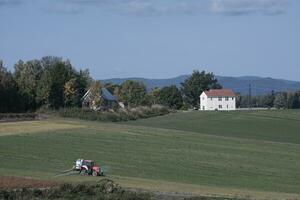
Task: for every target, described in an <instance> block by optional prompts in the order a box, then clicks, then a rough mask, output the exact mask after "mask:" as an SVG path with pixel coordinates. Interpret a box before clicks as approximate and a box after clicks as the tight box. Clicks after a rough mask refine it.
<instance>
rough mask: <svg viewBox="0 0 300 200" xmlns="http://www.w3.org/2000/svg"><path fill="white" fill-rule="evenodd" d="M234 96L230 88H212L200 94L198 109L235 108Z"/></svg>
mask: <svg viewBox="0 0 300 200" xmlns="http://www.w3.org/2000/svg"><path fill="white" fill-rule="evenodd" d="M235 101H236V98H235V94H234V92H233V91H232V90H229V89H213V90H209V91H204V92H202V94H201V95H200V110H235V109H236V106H235V105H236V102H235Z"/></svg>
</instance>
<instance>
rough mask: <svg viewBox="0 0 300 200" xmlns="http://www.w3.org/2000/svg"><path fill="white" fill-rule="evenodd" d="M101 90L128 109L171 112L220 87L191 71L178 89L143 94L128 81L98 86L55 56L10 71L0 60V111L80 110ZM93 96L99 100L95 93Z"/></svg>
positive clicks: (212, 78)
mask: <svg viewBox="0 0 300 200" xmlns="http://www.w3.org/2000/svg"><path fill="white" fill-rule="evenodd" d="M101 87H105V88H107V89H108V90H109V91H110V92H111V93H112V94H114V95H115V96H116V97H117V99H118V101H121V102H124V103H125V105H127V106H128V107H137V106H150V105H154V104H161V105H165V106H168V107H170V108H172V109H186V108H193V107H197V106H198V105H199V96H200V94H201V93H202V91H204V90H208V89H212V88H221V85H220V84H219V83H218V81H217V79H216V78H215V76H214V74H213V73H206V72H205V71H202V72H199V71H194V72H193V74H192V75H191V76H190V77H189V78H188V79H186V80H185V81H184V82H183V83H182V87H181V88H178V87H176V86H175V85H171V86H167V87H163V88H153V89H151V90H150V91H147V89H146V86H145V85H144V84H143V83H142V82H137V81H132V80H127V81H125V82H123V83H122V84H120V85H116V84H113V83H106V84H103V85H102V84H101V83H100V82H99V81H96V80H93V78H92V77H91V76H90V73H89V70H88V69H84V70H76V69H75V67H73V66H72V64H71V62H70V61H69V60H63V59H62V58H59V57H52V56H47V57H43V58H41V59H35V60H30V61H27V62H24V61H22V60H19V61H18V62H17V63H16V64H15V65H14V70H13V72H11V71H9V70H7V68H5V66H3V62H2V61H0V112H27V111H35V110H37V109H39V108H41V107H44V108H47V109H59V108H65V107H81V102H82V97H83V96H84V94H85V93H86V91H87V90H88V89H93V88H94V89H95V88H101ZM95 91H99V89H95ZM93 96H94V97H95V98H97V99H99V95H98V94H96V92H95V95H93Z"/></svg>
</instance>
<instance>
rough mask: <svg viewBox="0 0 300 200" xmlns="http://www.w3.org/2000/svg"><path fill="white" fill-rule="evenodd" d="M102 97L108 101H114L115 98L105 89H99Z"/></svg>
mask: <svg viewBox="0 0 300 200" xmlns="http://www.w3.org/2000/svg"><path fill="white" fill-rule="evenodd" d="M101 93H102V97H103V98H104V99H105V100H108V101H116V100H117V99H116V97H115V96H114V95H112V94H111V93H110V92H109V91H108V90H107V89H106V88H101Z"/></svg>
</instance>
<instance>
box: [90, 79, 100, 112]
mask: <svg viewBox="0 0 300 200" xmlns="http://www.w3.org/2000/svg"><path fill="white" fill-rule="evenodd" d="M101 88H102V85H101V82H100V81H93V82H92V84H91V87H90V96H89V99H90V102H91V106H92V107H93V108H95V109H96V108H98V107H99V106H101V105H102V104H103V98H101V95H102V93H101Z"/></svg>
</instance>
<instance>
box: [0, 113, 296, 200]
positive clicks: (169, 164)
mask: <svg viewBox="0 0 300 200" xmlns="http://www.w3.org/2000/svg"><path fill="white" fill-rule="evenodd" d="M79 157H83V158H89V159H94V160H96V161H98V163H99V164H100V165H106V166H107V168H108V177H109V178H112V179H114V180H116V181H117V182H119V183H121V184H122V185H123V186H127V187H136V188H142V189H148V190H161V191H169V192H186V193H195V194H205V195H207V194H209V195H221V196H222V195H224V196H251V197H255V198H262V199H266V198H269V199H275V198H277V199H283V198H286V199H287V198H289V199H300V111H298V110H297V111H259V112H255V111H252V112H190V113H174V114H169V115H166V116H161V117H155V118H150V119H144V120H138V121H132V122H125V123H99V122H88V121H80V120H72V119H60V118H51V119H48V120H45V121H29V122H10V123H0V160H1V165H0V175H6V176H8V175H9V176H30V177H35V178H40V179H49V180H58V181H82V180H83V181H94V180H97V178H93V177H82V176H66V177H55V175H56V174H57V173H58V172H60V171H63V170H65V169H69V168H70V167H71V166H72V164H73V163H72V162H73V161H74V160H75V159H77V158H79Z"/></svg>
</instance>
